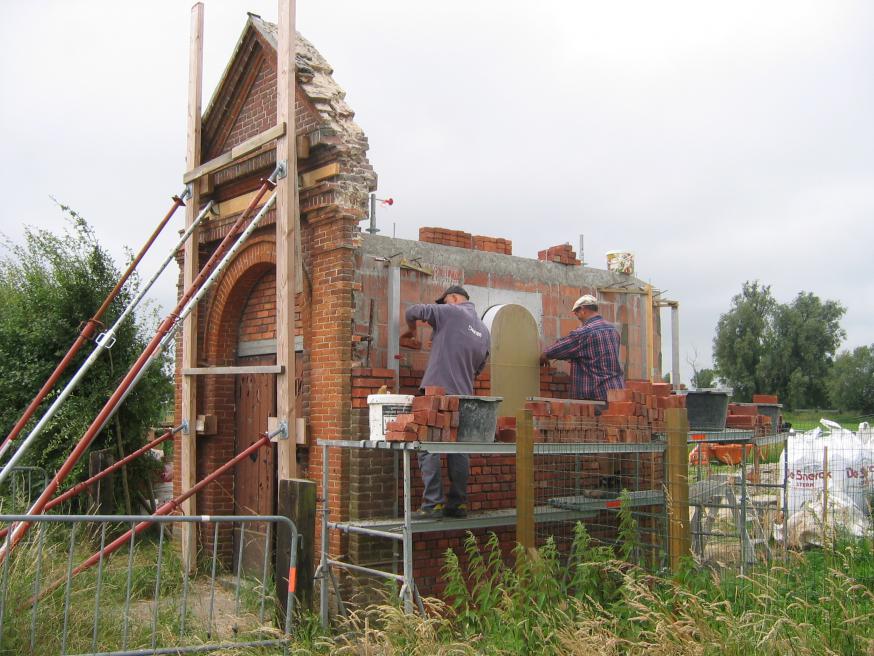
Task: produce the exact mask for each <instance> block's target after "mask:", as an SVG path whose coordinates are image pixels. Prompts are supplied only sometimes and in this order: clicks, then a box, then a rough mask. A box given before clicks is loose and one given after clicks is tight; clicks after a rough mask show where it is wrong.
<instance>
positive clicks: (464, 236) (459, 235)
mask: <svg viewBox="0 0 874 656" xmlns="http://www.w3.org/2000/svg"><path fill="white" fill-rule="evenodd" d="M419 241H425V242H428V243H429V244H439V245H441V246H455V247H456V248H472V247H473V235H471V234H470V233H469V232H465V231H464V230H449V229H448V228H419Z"/></svg>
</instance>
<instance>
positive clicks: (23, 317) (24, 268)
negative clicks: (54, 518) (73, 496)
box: [0, 206, 173, 498]
mask: <svg viewBox="0 0 874 656" xmlns="http://www.w3.org/2000/svg"><path fill="white" fill-rule="evenodd" d="M61 209H62V211H63V212H64V213H65V215H66V217H67V219H68V221H69V224H68V225H69V227H68V228H67V230H65V232H64V234H62V235H55V234H53V233H51V232H49V231H47V230H42V229H34V228H25V232H24V241H23V243H21V244H15V243H12V242H10V241H9V240H8V239H7V240H6V243H5V253H4V256H3V258H2V259H0V435H2V437H5V436H6V435H7V434H8V432H9V430H10V429H11V428H12V427H13V425H14V424H15V423H16V421H17V420H18V419H19V417H20V416H21V413H22V411H23V410H24V408H26V407H27V405H28V404H29V403H30V401H31V399H32V398H33V397H34V396H35V394H36V392H37V390H39V388H40V387H41V386H42V384H43V383H44V382H45V381H46V380H47V379H48V377H49V375H50V374H51V372H52V371H53V369H54V368H55V365H56V364H57V363H58V362H59V361H60V360H61V358H62V357H63V356H64V354H65V353H66V352H67V350H68V348H69V347H70V345H71V344H72V343H73V342H74V340H75V339H76V337H77V336H78V335H79V333H80V331H81V327H82V322H84V321H86V320H88V319H89V318H90V317H92V316H93V314H94V312H95V311H96V310H97V309H98V308H99V307H100V305H101V303H102V302H103V300H104V298H105V297H106V296H107V294H108V293H109V292H110V290H111V289H112V288H113V287H114V286H115V283H116V281H117V280H118V279H119V278H120V276H121V272H120V271H119V269H118V267H117V266H116V265H115V263H114V262H113V259H112V257H111V255H110V254H109V253H108V252H107V251H106V250H105V249H104V248H103V247H101V246H100V244H99V243H98V241H97V238H96V237H95V235H94V232H93V231H92V229H91V228H90V226H89V225H88V223H87V222H86V221H85V220H84V219H83V218H82V217H81V216H79V215H78V214H77V213H76V212H74V211H73V210H70V209H69V208H67V207H63V206H62V208H61ZM137 289H138V281H137V278H136V275H134V276H133V277H132V279H130V280H129V281H128V283H127V285H126V286H125V288H124V289H122V291H121V293H120V294H119V296H118V298H117V299H116V300H115V302H114V303H113V304H112V305H111V306H110V307H109V309H108V310H107V312H106V314H105V315H104V317H103V319H102V322H103V324H104V325H106V326H110V325H112V324H113V323H114V322H115V321H116V320H117V318H118V317H119V316H120V314H121V312H122V310H123V309H124V307H125V306H126V305H127V304H128V303H129V302H130V301H131V300H132V299H133V298H134V296H135V295H136V293H137ZM154 319H155V318H154V317H153V316H150V315H149V314H148V312H143V311H142V310H141V311H140V312H139V313H137V314H134V315H131V316H130V317H128V318H127V319H126V320H125V321H124V322H123V323H122V325H121V326H120V327H119V330H118V332H117V339H116V342H115V345H114V346H112V348H111V349H109V350H107V351H106V352H104V354H103V355H102V356H101V357H100V358H99V359H98V360H97V361H96V362H95V364H94V366H93V367H92V368H91V369H90V371H89V373H88V375H87V376H85V377H84V378H83V379H82V381H81V382H80V383H79V385H78V387H77V388H76V390H75V391H74V392H73V393H72V394H71V395H70V396H69V397H68V398H67V400H66V401H65V402H64V404H63V405H62V406H61V408H60V409H59V410H58V412H57V413H56V414H55V416H54V418H53V419H52V420H51V421H49V422H48V424H47V425H46V427H45V429H44V430H43V431H42V433H41V434H40V436H39V438H38V440H37V441H36V442H35V443H34V445H33V446H32V447H31V448H30V449H29V450H28V453H27V456H26V457H25V458H24V459H23V460H22V461H21V462H20V464H22V465H34V466H39V467H42V468H44V469H45V471H46V472H48V473H49V475H51V474H53V473H54V472H55V471H57V469H58V467H59V466H60V464H61V463H62V462H63V461H64V459H65V458H66V457H67V455H68V454H69V452H70V446H71V444H73V443H75V441H76V440H77V439H78V438H79V437H80V436H81V435H82V434H83V433H84V432H85V430H86V429H87V428H88V426H89V425H90V423H91V421H92V420H93V419H94V417H95V416H96V415H97V414H98V412H99V411H100V409H101V408H102V407H103V405H104V403H105V402H106V400H107V399H108V398H109V396H110V395H111V394H112V392H113V391H114V390H115V388H116V386H117V384H118V382H119V381H120V380H121V379H122V378H123V376H124V375H125V373H127V371H128V368H129V367H130V366H131V364H132V363H133V362H134V361H135V360H136V358H137V357H138V356H139V354H140V353H141V352H142V350H143V348H144V347H145V345H146V343H147V342H148V339H149V338H150V337H151V334H152V333H153V330H154V329H153V326H152V324H154V325H157V322H156V321H155V320H154ZM92 349H93V345H91V344H86V345H85V346H83V348H81V349H80V351H79V353H78V355H77V357H76V358H75V360H74V361H73V362H72V363H71V364H70V365H69V367H68V368H67V370H66V372H65V374H64V376H63V377H62V379H61V381H60V382H59V384H58V385H56V387H55V390H54V391H53V392H52V393H51V394H50V395H49V397H48V398H47V399H46V401H45V402H44V403H43V405H42V406H41V408H40V410H38V411H37V414H36V415H35V417H34V418H33V419H32V420H31V421H30V424H29V425H28V426H27V427H25V430H24V432H23V433H22V435H21V436H20V437H19V441H20V440H22V439H24V437H25V436H26V435H27V434H28V432H29V431H30V429H31V428H32V427H33V425H34V424H35V423H36V421H37V420H38V419H39V418H40V417H41V416H42V415H43V414H44V412H45V409H46V408H47V407H48V406H49V404H50V403H51V402H52V401H53V400H54V399H55V398H57V395H58V394H59V393H60V390H61V389H63V387H64V386H65V385H66V383H67V382H68V381H69V380H70V378H72V376H73V375H74V373H75V372H76V370H77V369H78V368H79V367H80V366H81V364H82V363H83V362H84V361H85V359H86V358H87V357H88V355H89V354H90V353H91V351H92ZM168 358H169V354H164V356H163V359H162V361H160V362H159V363H157V364H155V365H153V366H152V367H151V369H150V370H149V371H148V372H147V373H146V375H145V376H144V377H143V378H142V380H141V381H140V382H139V384H138V385H137V387H136V388H135V389H134V390H133V392H132V393H131V394H130V395H129V396H128V397H127V399H126V401H125V403H124V404H122V406H121V408H120V410H119V411H118V413H117V415H116V417H117V419H114V420H113V421H110V422H109V424H108V426H107V427H106V428H105V429H104V430H103V431H101V433H100V434H99V435H98V436H97V438H96V440H95V442H94V445H93V446H92V449H105V448H110V449H112V450H113V452H114V453H115V452H116V451H117V450H118V449H120V450H122V451H124V452H125V453H130V452H131V451H133V450H134V449H136V448H139V447H140V446H142V444H143V436H144V434H145V432H146V430H148V429H149V428H150V427H153V426H156V425H157V423H158V422H159V420H161V419H162V418H163V416H164V414H165V413H166V408H167V403H168V402H169V400H170V399H172V391H173V388H172V382H171V379H170V377H169V375H168V372H167V371H166V370H165V368H166V364H167V363H169V359H168ZM150 466H152V467H154V461H152V460H151V459H149V458H140V459H138V461H136V462H134V463H132V464H131V466H130V467H129V469H128V473H129V475H130V477H131V479H132V483H131V487H132V488H133V489H136V487H137V481H138V480H143V479H144V478H145V477H146V476H147V471H148V469H149V468H150ZM86 472H87V458H86V459H82V460H81V461H80V462H79V464H78V465H77V466H76V468H75V469H74V471H73V473H72V475H71V476H69V477H68V479H67V482H66V483H67V485H71V484H73V483H75V482H78V481H79V480H82V479H83V478H84V477H85V476H84V475H85V473H86ZM116 478H117V479H118V484H119V485H121V480H120V477H116ZM119 498H121V497H120V496H119Z"/></svg>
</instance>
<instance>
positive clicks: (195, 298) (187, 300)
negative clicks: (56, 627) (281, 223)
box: [0, 166, 283, 558]
mask: <svg viewBox="0 0 874 656" xmlns="http://www.w3.org/2000/svg"><path fill="white" fill-rule="evenodd" d="M282 170H283V167H282V166H278V167H277V168H276V170H274V172H273V173H272V174H271V176H270V178H269V179H268V180H266V181H265V182H264V184H263V185H262V186H261V189H260V190H259V192H258V193H257V194H256V195H255V197H253V198H252V200H251V202H250V204H249V207H248V208H247V209H246V210H245V211H244V212H243V214H242V215H241V216H240V218H239V219H237V222H236V223H235V224H234V226H233V227H232V228H231V230H230V231H229V232H228V234H227V236H226V237H225V238H224V239H223V240H222V242H221V243H220V244H219V246H218V248H217V249H216V251H215V252H214V253H213V254H212V256H211V257H210V259H209V260H208V261H207V263H206V264H205V265H204V267H203V268H202V269H201V271H200V272H199V273H198V275H197V276H196V277H195V279H194V281H193V282H192V284H191V285H190V287H189V288H188V289H187V290H186V291H185V292H184V293H183V294H182V297H181V298H180V299H179V301H178V303H177V305H176V307H175V308H174V309H173V310H172V311H171V312H170V313H169V314H168V315H167V317H166V318H165V319H164V321H162V322H161V325H160V326H159V327H158V330H157V332H156V333H155V335H154V336H153V338H152V339H151V341H150V342H149V344H148V345H147V346H146V348H145V349H144V350H143V352H142V354H141V355H140V357H139V358H138V359H137V361H136V362H135V363H134V364H133V365H132V366H131V368H130V370H129V371H128V373H127V374H126V375H125V377H124V379H123V380H122V381H121V383H120V384H119V386H118V388H117V389H116V391H115V392H114V393H113V394H112V396H111V397H110V398H109V400H108V401H107V402H106V404H105V405H104V407H103V409H102V410H101V411H100V412H99V413H98V415H97V417H96V418H95V419H94V421H93V422H92V423H91V425H90V427H89V428H88V430H87V431H86V432H85V434H84V435H83V436H82V437H81V438H80V439H79V441H78V442H77V444H76V446H75V447H74V448H73V450H72V452H71V453H70V455H69V456H68V457H67V459H66V461H65V462H64V464H63V465H61V467H60V469H59V470H58V471H57V473H56V474H55V475H54V477H53V478H52V480H51V481H49V484H48V486H47V487H46V489H45V491H43V493H42V494H41V495H40V497H39V498H38V499H37V501H36V502H35V503H34V504H33V506H32V507H31V509H30V511H29V514H38V513H41V512H42V511H43V509H44V508H45V505H46V503H48V501H49V500H50V499H51V498H52V496H53V495H54V494H55V492H56V491H57V489H58V487H59V486H60V484H61V482H62V481H63V480H64V479H65V478H66V477H67V475H68V474H69V473H70V471H72V469H73V467H74V466H75V464H76V463H77V462H78V460H79V458H81V457H82V455H83V454H84V453H85V451H86V450H87V449H88V447H89V446H90V444H91V442H92V441H93V440H94V438H95V437H96V436H97V434H98V433H99V432H100V431H101V430H102V429H103V427H104V426H105V425H106V423H107V422H108V421H109V419H110V418H111V417H112V415H113V414H114V413H115V411H116V410H117V409H118V406H119V405H120V404H121V403H122V402H123V401H124V399H125V398H127V395H128V394H129V393H130V392H131V390H132V389H133V388H134V387H135V386H136V384H137V383H138V382H139V380H140V378H141V377H142V376H143V375H144V374H145V372H146V370H147V369H148V368H149V366H150V365H151V364H152V363H153V362H154V360H155V359H156V358H157V356H158V354H160V352H161V350H163V349H164V348H166V347H167V346H168V345H169V343H170V342H171V340H172V338H173V335H174V334H175V331H176V330H177V329H178V327H179V325H181V323H182V321H183V320H184V318H185V317H186V316H187V315H188V314H189V313H190V312H191V311H192V309H193V308H194V307H195V306H196V304H197V303H198V302H199V301H200V299H201V298H202V296H203V295H204V294H205V293H206V291H207V290H208V289H209V287H210V286H211V284H212V283H213V282H214V281H215V279H216V277H217V276H218V275H219V274H220V273H221V271H223V270H224V268H225V267H226V266H227V265H228V263H229V262H230V260H231V259H232V258H233V257H234V255H235V254H236V253H237V251H238V250H239V249H240V248H241V247H242V244H243V243H244V242H245V241H246V239H247V238H248V236H249V235H250V234H251V233H252V231H253V230H254V229H255V227H256V226H257V224H258V223H259V221H260V219H261V218H262V217H263V216H264V215H265V214H266V213H267V211H269V209H270V208H271V207H272V206H273V203H274V202H275V199H276V194H275V193H273V194H271V195H270V197H269V198H268V200H267V201H266V202H265V203H264V205H263V206H262V207H261V209H260V211H259V212H258V213H257V214H256V215H255V217H253V218H252V220H251V221H249V223H248V225H246V227H245V228H242V226H243V225H244V224H245V223H246V218H247V217H248V215H249V213H250V212H251V211H252V210H253V209H254V208H255V207H256V206H257V205H258V203H260V202H261V199H262V198H263V196H264V195H265V194H266V193H267V191H268V190H269V189H270V188H272V187H274V186H275V180H276V178H277V177H278V176H279V174H280V172H281V171H282ZM241 230H242V232H241ZM27 527H28V524H27V523H26V522H25V523H21V524H17V525H16V527H15V528H14V530H13V531H12V536H11V540H10V541H8V542H7V544H6V545H4V547H3V548H2V550H0V558H5V557H6V555H7V554H8V551H9V549H13V548H14V547H15V545H16V544H17V543H18V541H19V540H20V539H21V537H22V536H23V535H24V532H25V531H27Z"/></svg>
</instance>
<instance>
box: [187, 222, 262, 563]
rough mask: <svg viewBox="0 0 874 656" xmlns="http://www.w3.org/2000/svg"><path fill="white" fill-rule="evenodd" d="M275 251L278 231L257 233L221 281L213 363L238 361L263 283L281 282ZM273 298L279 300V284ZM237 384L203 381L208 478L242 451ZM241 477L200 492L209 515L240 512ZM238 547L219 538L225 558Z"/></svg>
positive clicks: (211, 338)
mask: <svg viewBox="0 0 874 656" xmlns="http://www.w3.org/2000/svg"><path fill="white" fill-rule="evenodd" d="M275 253H276V249H275V242H274V238H273V235H262V236H259V237H256V238H254V240H253V241H252V242H250V243H249V244H248V245H247V246H246V247H245V248H244V249H243V250H241V251H240V253H239V254H238V255H237V257H236V258H235V259H234V261H233V262H232V263H231V264H230V266H229V267H228V269H227V270H226V271H225V273H224V274H223V276H222V277H221V278H220V279H219V281H218V283H217V286H216V289H215V292H214V293H213V294H212V295H211V297H210V303H209V306H208V308H207V309H206V311H205V312H204V317H203V325H204V335H203V349H202V353H203V356H204V359H205V360H206V362H207V363H209V364H210V365H212V366H232V365H235V364H237V346H238V341H239V337H240V333H241V331H245V330H246V326H247V324H248V323H249V322H248V321H246V319H247V318H251V316H252V313H251V312H247V307H248V305H249V301H250V299H251V298H252V297H253V293H255V292H257V290H258V288H259V287H264V286H265V285H267V286H269V285H270V282H269V280H270V279H271V278H272V279H274V280H275V276H276V266H275V259H276V255H275ZM258 296H263V294H258ZM273 297H274V298H275V288H274V291H273ZM274 306H275V303H274ZM269 320H270V321H272V323H273V330H274V331H275V323H276V316H275V311H274V312H272V313H271V316H270V317H269ZM262 324H263V322H262ZM237 387H238V381H237V377H236V376H233V375H218V376H206V377H205V380H203V382H202V387H201V388H200V393H201V395H202V396H201V398H202V399H203V401H202V410H203V412H204V413H205V414H211V415H215V417H216V425H217V432H216V434H215V435H213V436H210V437H204V438H199V439H198V458H197V475H198V478H203V477H204V476H205V475H206V474H208V473H209V472H211V471H213V470H215V469H216V468H217V467H219V466H220V465H222V464H223V463H225V462H227V461H228V460H230V459H231V458H232V457H233V456H234V455H235V453H236V450H237V444H236V441H237V440H236V438H237V419H238V417H237V411H238V408H237V398H236V397H237V391H238V390H237ZM236 475H237V472H236V471H230V472H228V473H226V474H224V475H223V476H221V477H220V478H219V479H218V480H217V481H216V483H214V484H213V486H211V487H213V488H214V489H212V490H210V491H209V493H206V494H201V495H199V497H198V501H197V503H198V508H201V509H202V511H203V512H204V513H206V514H216V515H217V514H234V513H235V512H236V511H237V508H236V507H235V506H236V504H235V487H236V484H237V480H236ZM222 528H224V527H222ZM212 539H213V534H212V532H211V531H209V530H207V531H204V533H203V534H202V535H201V540H202V541H203V544H204V546H205V547H206V548H207V549H211V548H212ZM232 545H233V540H232V539H231V535H230V532H229V531H227V535H224V534H222V535H220V536H219V551H220V552H221V553H222V556H223V557H225V558H229V557H230V556H231V551H232Z"/></svg>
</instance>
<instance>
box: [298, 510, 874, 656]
mask: <svg viewBox="0 0 874 656" xmlns="http://www.w3.org/2000/svg"><path fill="white" fill-rule="evenodd" d="M626 529H628V530H630V529H631V527H630V526H626ZM465 550H466V552H467V556H468V563H469V564H468V566H467V568H465V569H462V568H461V567H460V565H459V560H458V558H457V556H456V555H455V554H454V553H453V552H451V551H449V552H447V554H446V561H445V576H446V580H447V584H448V585H447V589H446V592H447V598H448V599H447V602H445V603H443V602H439V601H437V600H430V601H429V603H428V604H427V614H426V616H425V617H419V616H408V615H405V614H404V613H403V612H402V609H400V608H399V607H398V606H397V605H396V604H384V605H379V606H371V607H369V608H366V609H362V610H360V611H358V612H357V613H354V614H353V615H352V617H351V619H349V620H348V621H347V622H345V623H344V624H342V625H341V626H340V627H339V631H338V635H337V636H336V637H334V638H330V637H325V636H322V637H321V638H320V639H317V640H314V641H313V642H312V643H311V644H309V645H308V646H307V647H308V648H309V649H311V650H313V651H315V652H318V653H331V654H350V655H351V654H422V655H432V654H489V655H496V656H497V655H508V656H509V655H511V654H545V655H558V654H570V655H580V656H582V655H584V654H585V655H590V654H611V655H613V654H616V655H619V654H633V655H637V654H640V655H643V654H664V655H667V654H695V655H705V656H709V655H713V656H717V655H720V656H721V655H723V654H727V655H734V656H750V655H756V654H762V655H770V654H778V653H779V654H784V653H792V654H811V655H812V654H865V653H872V650H874V594H872V586H874V552H872V547H871V542H870V540H868V541H860V542H844V543H841V544H840V545H837V546H836V547H835V548H833V549H830V550H828V551H810V552H806V553H790V554H787V559H786V562H785V563H782V564H781V565H780V566H778V567H771V568H768V569H761V570H760V571H755V572H753V573H751V574H750V575H748V576H746V577H741V576H739V575H736V574H732V573H727V574H717V573H715V572H712V571H710V570H707V569H703V568H701V567H699V566H697V565H696V564H695V563H692V562H691V561H690V562H688V563H686V565H685V566H684V568H683V570H682V572H681V573H680V574H679V575H677V576H675V577H669V576H666V575H664V574H662V575H653V574H652V573H649V572H647V571H644V570H643V569H641V568H639V567H636V566H633V565H629V564H628V563H626V562H623V561H621V560H617V558H616V554H615V553H614V552H613V550H612V549H609V548H607V547H604V546H599V545H596V544H594V543H593V542H592V541H591V540H590V539H589V537H588V535H587V533H586V531H585V528H584V527H583V526H582V525H578V527H577V530H576V536H575V540H574V543H573V548H572V552H571V555H570V558H569V560H566V559H564V558H561V557H560V556H559V554H558V553H557V551H556V549H555V547H554V545H553V544H552V543H547V544H546V545H545V546H544V547H542V548H541V549H539V550H538V551H537V553H535V554H528V553H525V552H523V551H521V550H518V549H517V550H516V552H515V560H514V562H513V563H511V564H506V563H504V562H503V560H502V558H501V554H500V547H499V544H498V540H497V538H496V537H495V536H494V535H492V536H491V537H490V538H489V539H488V540H487V541H486V543H485V544H482V545H481V544H479V543H478V542H477V540H476V539H475V538H474V537H473V536H472V535H470V536H469V537H468V539H467V541H466V544H465Z"/></svg>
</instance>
